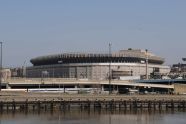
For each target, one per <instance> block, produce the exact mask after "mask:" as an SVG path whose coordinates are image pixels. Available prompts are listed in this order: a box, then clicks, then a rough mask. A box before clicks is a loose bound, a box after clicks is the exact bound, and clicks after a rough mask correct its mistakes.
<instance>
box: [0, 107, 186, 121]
mask: <svg viewBox="0 0 186 124" xmlns="http://www.w3.org/2000/svg"><path fill="white" fill-rule="evenodd" d="M185 116H186V112H185V110H184V109H180V110H179V109H176V110H171V109H168V110H161V111H159V110H156V111H155V110H148V109H136V110H128V109H126V110H113V111H112V110H111V111H108V110H105V109H91V110H81V109H78V108H74V109H71V110H68V111H58V110H55V111H28V112H25V111H15V112H12V111H3V112H1V114H0V124H33V123H36V124H37V123H40V124H123V123H125V124H175V123H177V124H185V122H186V118H185Z"/></svg>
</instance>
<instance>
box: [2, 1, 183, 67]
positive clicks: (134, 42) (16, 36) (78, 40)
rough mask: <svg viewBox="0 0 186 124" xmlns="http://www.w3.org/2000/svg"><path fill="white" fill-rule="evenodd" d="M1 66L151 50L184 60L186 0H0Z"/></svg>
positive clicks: (169, 61) (170, 59) (173, 60)
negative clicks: (78, 54)
mask: <svg viewBox="0 0 186 124" xmlns="http://www.w3.org/2000/svg"><path fill="white" fill-rule="evenodd" d="M0 40H1V41H3V42H4V44H3V47H4V54H3V55H4V66H6V67H13V66H22V65H23V63H24V61H25V60H26V61H27V65H29V60H30V58H32V57H37V56H40V55H47V54H54V53H61V52H107V51H108V43H109V42H112V50H113V51H117V50H120V49H127V48H141V49H149V51H151V52H153V53H155V54H157V55H159V56H162V57H164V58H165V59H166V64H172V63H177V62H180V61H181V58H182V57H183V56H185V57H186V0H0Z"/></svg>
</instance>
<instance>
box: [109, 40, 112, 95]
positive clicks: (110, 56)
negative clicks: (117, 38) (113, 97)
mask: <svg viewBox="0 0 186 124" xmlns="http://www.w3.org/2000/svg"><path fill="white" fill-rule="evenodd" d="M111 45H112V44H111V43H109V94H111V61H112V59H111V58H112V54H111Z"/></svg>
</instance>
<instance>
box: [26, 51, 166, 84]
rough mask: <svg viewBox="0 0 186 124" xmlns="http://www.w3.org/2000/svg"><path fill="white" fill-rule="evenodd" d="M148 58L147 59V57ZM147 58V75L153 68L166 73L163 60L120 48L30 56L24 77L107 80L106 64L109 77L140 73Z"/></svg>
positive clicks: (143, 72) (143, 70) (138, 74)
mask: <svg viewBox="0 0 186 124" xmlns="http://www.w3.org/2000/svg"><path fill="white" fill-rule="evenodd" d="M147 58H148V59H147ZM146 60H148V70H149V71H148V75H150V74H151V73H153V72H154V71H156V72H158V73H160V74H167V73H169V71H170V68H169V67H168V66H164V65H163V63H164V59H163V58H161V57H158V56H156V55H154V54H152V53H149V52H148V53H147V52H146V51H144V50H140V49H136V50H133V49H129V50H120V51H119V52H115V53H112V54H102V53H100V54H98V53H96V54H94V53H64V54H56V55H49V56H41V57H36V58H33V59H31V60H30V61H31V63H32V64H33V66H32V67H28V68H27V77H34V78H40V77H55V78H74V79H90V80H105V79H108V75H109V65H110V67H111V74H112V78H119V77H123V76H144V75H145V74H146Z"/></svg>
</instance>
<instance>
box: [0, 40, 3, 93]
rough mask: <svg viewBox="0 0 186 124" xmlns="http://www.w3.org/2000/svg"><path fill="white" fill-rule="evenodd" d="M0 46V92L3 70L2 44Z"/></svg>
mask: <svg viewBox="0 0 186 124" xmlns="http://www.w3.org/2000/svg"><path fill="white" fill-rule="evenodd" d="M0 44H1V58H0V59H1V60H0V91H1V88H2V87H1V84H2V70H3V42H0Z"/></svg>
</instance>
